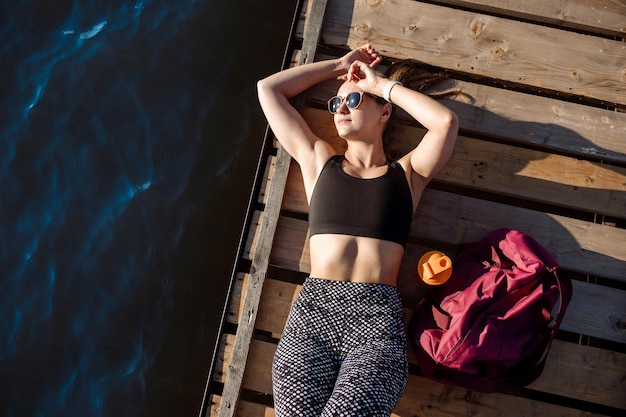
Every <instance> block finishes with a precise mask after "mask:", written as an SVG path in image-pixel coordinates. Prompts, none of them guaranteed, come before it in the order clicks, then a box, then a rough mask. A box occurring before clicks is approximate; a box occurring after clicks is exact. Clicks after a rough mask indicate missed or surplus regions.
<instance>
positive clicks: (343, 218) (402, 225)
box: [309, 155, 413, 246]
mask: <svg viewBox="0 0 626 417" xmlns="http://www.w3.org/2000/svg"><path fill="white" fill-rule="evenodd" d="M343 159H344V157H343V155H335V156H332V157H331V158H330V159H329V160H328V162H326V165H324V168H323V169H322V172H321V173H320V176H319V178H318V179H317V183H316V184H315V188H314V189H313V195H312V196H311V203H310V209H309V226H310V228H311V236H313V235H316V234H326V233H330V234H343V235H351V236H364V237H372V238H376V239H381V240H388V241H391V242H396V243H399V244H400V245H402V246H405V245H406V238H407V236H408V234H409V229H410V227H411V219H412V218H413V198H412V196H411V190H410V188H409V183H408V182H407V180H406V174H405V173H404V169H402V166H400V164H398V163H397V162H391V163H388V164H387V167H388V168H387V172H386V173H385V174H384V175H382V176H380V177H377V178H371V179H362V178H356V177H353V176H351V175H349V174H347V173H346V172H344V170H343V168H342V162H343Z"/></svg>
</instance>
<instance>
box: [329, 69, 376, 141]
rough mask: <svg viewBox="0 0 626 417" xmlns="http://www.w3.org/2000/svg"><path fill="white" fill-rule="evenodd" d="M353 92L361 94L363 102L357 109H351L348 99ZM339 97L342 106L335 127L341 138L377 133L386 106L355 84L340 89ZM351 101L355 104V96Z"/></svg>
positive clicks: (337, 113) (335, 119) (344, 84)
mask: <svg viewBox="0 0 626 417" xmlns="http://www.w3.org/2000/svg"><path fill="white" fill-rule="evenodd" d="M353 92H360V93H361V101H360V103H359V104H358V106H357V107H355V108H350V106H348V103H347V101H348V100H346V97H348V95H349V94H350V93H353ZM337 96H339V97H341V98H342V101H341V104H340V105H339V107H338V108H337V112H336V113H335V114H334V122H335V127H336V128H337V133H338V134H339V136H341V137H343V138H346V139H347V138H349V137H350V136H354V135H359V137H362V136H363V133H364V132H367V133H371V132H376V129H375V128H376V126H378V125H379V124H380V123H379V121H380V117H381V114H382V113H383V110H384V105H382V104H380V103H379V102H377V101H376V98H375V97H373V96H371V95H369V94H365V93H363V91H362V90H361V89H359V88H358V87H357V86H356V85H355V84H354V83H352V82H348V81H346V82H345V83H343V84H342V86H341V87H340V88H339V90H338V91H337ZM350 101H351V102H352V103H354V101H355V100H354V96H353V97H352V100H350ZM381 133H382V130H381Z"/></svg>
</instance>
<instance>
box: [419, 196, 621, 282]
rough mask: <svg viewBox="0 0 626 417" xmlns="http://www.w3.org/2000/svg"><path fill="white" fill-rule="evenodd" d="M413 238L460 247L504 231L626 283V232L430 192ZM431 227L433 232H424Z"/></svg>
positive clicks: (580, 268) (583, 269)
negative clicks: (521, 234)
mask: <svg viewBox="0 0 626 417" xmlns="http://www.w3.org/2000/svg"><path fill="white" fill-rule="evenodd" d="M414 218H416V219H419V222H414V223H413V226H412V233H413V234H415V235H416V236H419V237H422V238H426V239H433V240H441V239H443V240H445V241H446V243H453V244H460V243H463V242H473V241H476V240H479V239H480V238H482V237H483V236H484V235H486V234H487V233H489V232H490V231H492V230H494V229H497V228H499V227H509V228H511V229H518V230H521V231H523V232H525V233H527V234H529V235H530V236H532V237H534V238H535V239H536V240H537V241H538V242H540V243H541V244H542V245H543V246H545V247H546V248H547V249H548V250H549V251H550V252H551V253H552V254H553V255H554V256H555V258H556V260H557V262H559V264H560V265H561V266H563V267H565V268H567V269H569V270H572V271H576V272H580V273H583V274H585V273H587V274H591V275H597V276H601V277H605V278H611V279H615V280H618V281H622V282H624V281H626V245H621V244H616V242H626V230H624V229H619V228H616V227H610V226H604V225H600V224H594V223H589V222H585V221H581V220H576V219H571V218H567V217H563V216H557V215H554V214H550V213H543V212H538V211H534V210H528V209H523V208H519V207H512V206H507V205H505V204H499V203H494V202H490V201H485V200H478V199H474V198H471V197H465V196H460V195H455V194H451V193H445V192H442V191H436V190H431V189H427V190H426V191H425V193H424V196H423V198H422V202H421V203H420V206H419V207H418V209H417V212H416V215H415V217H414ZM420 225H428V227H423V226H422V227H420Z"/></svg>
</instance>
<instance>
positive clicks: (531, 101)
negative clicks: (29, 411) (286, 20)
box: [202, 0, 626, 417]
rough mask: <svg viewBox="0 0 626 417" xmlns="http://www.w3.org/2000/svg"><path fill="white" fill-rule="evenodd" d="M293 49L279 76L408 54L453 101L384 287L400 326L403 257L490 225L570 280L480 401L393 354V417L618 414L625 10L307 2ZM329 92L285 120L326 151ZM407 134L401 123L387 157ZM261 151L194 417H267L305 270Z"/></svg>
mask: <svg viewBox="0 0 626 417" xmlns="http://www.w3.org/2000/svg"><path fill="white" fill-rule="evenodd" d="M293 37H294V39H293V40H292V41H293V42H292V43H293V44H294V45H296V47H295V48H294V49H293V60H292V65H298V64H302V63H304V62H311V61H312V60H320V59H325V58H328V57H332V56H341V55H343V54H344V53H345V52H346V51H347V50H348V49H349V48H354V47H358V46H360V45H362V44H364V43H371V44H372V45H374V47H375V48H376V49H377V50H378V51H379V52H381V53H382V54H383V55H384V57H385V60H384V62H383V66H384V65H388V64H390V63H392V62H394V61H396V60H400V59H403V58H413V59H417V60H419V61H423V62H425V63H427V64H430V65H434V66H438V67H442V68H446V69H448V70H450V71H452V74H453V78H454V83H453V84H454V85H453V86H454V87H455V88H460V89H461V90H462V92H463V93H464V95H462V96H458V98H456V99H446V100H445V103H446V105H448V106H449V107H450V108H451V109H453V110H454V111H455V112H456V113H457V115H458V116H459V119H460V127H461V130H460V136H459V140H458V142H457V146H456V148H455V151H454V154H453V156H452V158H451V160H450V162H449V163H448V164H447V166H446V167H445V168H444V170H443V171H442V172H441V173H440V174H439V175H438V177H437V178H436V179H435V180H434V181H433V182H431V184H430V185H429V187H428V188H427V190H426V191H425V193H424V196H423V198H422V202H421V204H420V206H419V208H418V210H417V212H416V214H415V217H414V220H413V225H412V229H411V235H410V237H409V243H408V245H407V250H406V253H405V257H404V261H403V265H402V270H401V274H400V278H399V288H400V291H401V293H402V296H403V303H404V307H405V318H406V319H407V320H408V318H409V317H410V314H411V311H412V309H413V308H414V307H415V305H416V303H417V302H418V301H419V299H420V298H421V296H422V295H423V294H424V292H425V291H426V290H427V288H426V286H425V285H423V284H421V283H420V282H418V278H417V277H416V263H417V260H418V259H419V257H420V256H421V255H422V254H423V253H425V252H426V251H429V250H441V251H444V252H446V253H448V254H449V255H453V254H454V252H455V250H456V248H457V247H458V245H460V244H461V243H464V242H470V241H474V240H478V239H480V238H481V237H482V236H484V235H485V234H487V233H488V232H490V231H492V230H494V229H497V228H500V227H510V228H515V229H519V230H521V231H524V232H526V233H528V234H529V235H531V236H533V237H534V238H535V239H536V240H538V241H539V242H540V243H541V244H543V245H544V246H545V247H546V248H547V249H548V250H549V251H550V252H551V253H552V254H553V255H554V256H555V258H556V259H557V261H558V262H559V263H560V265H561V266H562V267H563V268H564V269H566V270H568V271H569V272H570V274H571V276H572V278H573V280H574V282H573V284H574V285H573V286H574V295H573V299H572V302H571V304H570V306H569V308H568V310H567V314H566V316H565V319H564V322H563V324H562V325H561V330H560V331H559V334H558V336H557V340H556V341H555V343H554V344H553V346H552V349H551V351H550V354H549V356H548V361H547V365H546V369H545V370H544V372H543V374H542V376H541V377H540V378H539V379H538V380H537V381H535V382H534V383H532V384H531V385H530V386H528V387H526V388H524V389H521V390H518V391H516V392H511V393H506V394H481V393H476V392H471V391H468V390H466V389H462V388H458V387H454V386H447V385H442V384H439V383H436V382H432V381H430V380H428V379H426V378H424V377H423V376H421V375H420V372H419V367H418V366H417V362H416V360H415V358H414V357H413V356H410V364H411V367H410V368H411V375H410V377H409V382H408V385H407V387H406V390H405V392H404V395H403V396H402V398H401V400H400V402H399V404H398V406H397V407H396V409H395V410H394V415H396V416H400V417H413V416H470V415H477V416H481V417H490V416H493V417H502V416H546V417H547V416H572V417H573V416H617V415H626V39H625V38H626V3H625V2H624V1H619V0H596V1H587V0H570V1H557V0H508V1H498V0H467V1H463V0H442V1H437V2H421V1H410V0H355V1H348V0H328V1H325V0H309V1H303V2H302V6H301V14H300V19H299V21H298V22H297V25H296V26H295V30H294V31H293ZM338 86H339V82H338V81H329V82H326V83H324V84H321V85H319V86H317V87H315V88H314V89H312V90H311V91H310V92H308V94H307V96H306V99H305V100H303V101H302V103H303V105H302V113H303V115H304V117H305V118H306V119H307V120H308V121H309V122H310V125H311V126H314V127H316V129H317V130H316V133H317V134H318V135H319V136H320V137H323V138H327V139H328V140H329V141H330V142H331V143H332V144H333V146H335V147H336V149H337V150H338V151H341V149H342V147H343V143H342V140H341V139H340V138H338V137H337V134H336V131H335V130H334V125H333V121H332V117H331V116H330V115H329V114H328V112H327V111H326V110H325V102H326V100H327V99H328V97H330V96H332V95H334V93H335V91H336V90H337V88H338ZM423 134H424V129H423V128H422V127H420V126H418V125H416V124H414V123H410V122H409V121H407V122H406V124H405V125H402V126H401V127H399V128H398V129H397V130H396V131H395V132H394V138H393V141H392V142H391V143H390V145H389V147H388V148H387V149H386V151H387V153H388V155H389V157H391V158H396V157H398V156H399V155H402V154H404V153H405V152H407V151H408V150H409V149H411V148H412V147H414V146H415V145H416V143H418V142H419V140H420V138H421V137H422V136H423ZM267 143H268V146H269V149H268V152H267V153H266V155H267V158H266V159H264V160H263V161H262V165H261V166H263V167H265V172H264V175H260V176H259V192H258V195H257V196H256V197H255V203H254V204H253V205H252V207H251V212H250V219H249V228H248V229H247V231H246V233H245V236H244V238H245V239H244V240H243V244H242V248H241V253H240V254H241V259H240V262H239V263H238V266H237V270H236V271H235V273H234V274H233V282H232V288H231V293H230V299H229V302H228V305H227V306H226V310H225V311H226V314H225V316H224V323H223V329H222V333H221V339H220V345H219V349H218V351H217V352H216V356H215V358H214V361H213V366H212V368H211V372H210V375H209V379H210V380H209V382H208V384H207V390H206V395H205V404H204V407H203V411H202V415H203V416H211V417H213V416H220V417H222V416H223V417H226V416H241V417H257V416H258V417H260V416H274V411H273V409H272V395H271V392H272V388H271V364H272V358H273V354H274V351H275V348H276V343H277V342H278V339H279V338H280V335H281V332H282V329H283V326H284V324H285V320H286V318H287V314H288V312H289V309H290V306H291V303H292V302H293V301H294V299H295V298H296V296H297V294H298V291H299V289H300V285H301V283H302V282H303V280H304V278H305V277H306V276H307V273H308V271H309V268H310V265H309V259H308V224H307V212H308V207H307V204H306V199H305V195H304V189H303V185H302V179H301V176H300V172H299V168H298V166H297V165H296V163H295V162H292V161H291V158H290V157H289V155H287V154H286V152H284V150H283V149H282V148H280V146H279V145H278V144H277V143H276V142H275V141H273V140H269V141H267Z"/></svg>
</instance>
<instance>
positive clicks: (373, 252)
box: [310, 234, 404, 287]
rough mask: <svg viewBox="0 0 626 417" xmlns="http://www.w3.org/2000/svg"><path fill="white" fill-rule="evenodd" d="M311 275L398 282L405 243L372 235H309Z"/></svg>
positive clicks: (334, 278)
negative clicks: (372, 236)
mask: <svg viewBox="0 0 626 417" xmlns="http://www.w3.org/2000/svg"><path fill="white" fill-rule="evenodd" d="M310 254H311V276H312V277H314V278H325V279H332V280H337V281H351V282H365V283H370V284H383V285H392V286H394V287H395V286H397V281H398V272H399V270H400V264H401V262H402V256H403V255H404V248H403V247H402V245H400V244H398V243H395V242H390V241H385V240H380V239H374V238H369V237H361V236H350V235H337V234H319V235H314V236H312V237H311V239H310Z"/></svg>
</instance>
